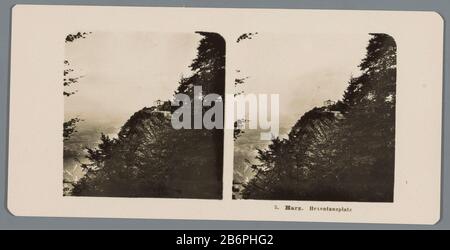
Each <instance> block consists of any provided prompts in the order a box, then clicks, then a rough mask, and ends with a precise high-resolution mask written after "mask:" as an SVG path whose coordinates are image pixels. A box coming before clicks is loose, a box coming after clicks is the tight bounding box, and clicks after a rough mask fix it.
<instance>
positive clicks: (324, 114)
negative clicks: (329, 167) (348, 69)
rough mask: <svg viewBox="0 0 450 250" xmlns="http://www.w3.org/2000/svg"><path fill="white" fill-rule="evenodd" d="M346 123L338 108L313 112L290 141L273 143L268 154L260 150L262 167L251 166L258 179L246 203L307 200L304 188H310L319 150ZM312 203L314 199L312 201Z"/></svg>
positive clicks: (245, 192) (295, 129) (250, 186)
mask: <svg viewBox="0 0 450 250" xmlns="http://www.w3.org/2000/svg"><path fill="white" fill-rule="evenodd" d="M343 119H345V118H344V115H343V114H342V112H341V111H340V110H338V109H337V107H336V106H330V107H321V108H314V109H312V110H311V111H309V112H307V113H306V114H304V115H303V116H302V117H301V119H299V121H298V122H297V123H296V124H295V125H294V126H293V127H292V130H291V132H290V133H289V135H288V139H284V140H278V139H277V140H274V141H273V143H272V144H271V145H270V146H269V149H268V150H261V151H260V153H259V160H261V162H262V164H261V165H254V166H252V167H253V168H254V169H255V170H256V172H257V173H256V175H255V177H254V178H253V179H252V180H251V181H250V182H249V183H247V184H246V185H244V186H245V189H244V190H243V192H242V195H243V198H247V199H249V198H250V199H277V200H278V199H279V200H292V199H304V198H305V199H306V194H305V193H304V188H302V187H301V186H302V185H307V183H308V185H311V183H312V179H311V177H312V175H313V173H314V172H315V171H316V170H318V168H320V166H319V165H318V164H317V163H315V162H314V161H315V159H316V158H317V157H321V155H320V154H322V153H324V152H321V150H320V148H321V147H322V146H323V144H324V143H326V142H327V140H328V139H329V137H330V136H331V134H332V132H333V130H334V129H335V128H336V126H337V124H338V123H339V122H340V121H341V120H343ZM310 199H313V198H312V197H311V198H310Z"/></svg>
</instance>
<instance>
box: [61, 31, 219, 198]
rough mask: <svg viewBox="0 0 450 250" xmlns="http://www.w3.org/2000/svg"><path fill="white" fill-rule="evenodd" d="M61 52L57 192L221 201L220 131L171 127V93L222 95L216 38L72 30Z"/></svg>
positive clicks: (209, 35)
mask: <svg viewBox="0 0 450 250" xmlns="http://www.w3.org/2000/svg"><path fill="white" fill-rule="evenodd" d="M62 42H64V40H63V39H62ZM65 55H66V58H65V61H64V66H65V69H64V93H63V95H64V119H65V120H64V124H63V128H64V131H63V140H64V184H63V188H64V195H65V196H95V197H149V198H197V199H221V198H222V182H223V181H222V176H223V141H224V135H223V129H208V130H207V129H184V128H181V129H175V128H173V126H172V124H171V118H172V116H173V113H174V112H175V111H176V110H177V108H178V107H176V106H174V105H172V100H173V99H174V96H176V95H181V94H183V95H187V96H188V97H189V98H191V99H193V98H194V95H193V90H194V88H195V87H202V91H203V92H202V93H200V94H201V95H202V96H203V95H207V94H208V93H215V94H217V95H218V96H219V98H220V97H222V98H223V96H224V91H225V40H224V39H223V38H222V37H221V36H220V35H219V34H217V33H211V32H195V33H156V32H134V33H123V32H122V33H121V32H101V31H79V32H75V33H71V34H68V35H67V37H66V38H65ZM216 101H219V100H216Z"/></svg>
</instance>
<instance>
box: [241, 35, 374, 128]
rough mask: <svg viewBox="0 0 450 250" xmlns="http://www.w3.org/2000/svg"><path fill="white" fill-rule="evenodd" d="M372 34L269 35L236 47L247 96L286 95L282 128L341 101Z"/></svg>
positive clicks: (282, 97) (283, 102)
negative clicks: (259, 94) (308, 113)
mask: <svg viewBox="0 0 450 250" xmlns="http://www.w3.org/2000/svg"><path fill="white" fill-rule="evenodd" d="M368 40H369V35H368V34H342V35H336V34H326V35H318V34H304V35H289V34H283V35H280V34H267V33H266V34H265V33H260V34H257V35H256V36H254V37H253V39H251V40H244V41H242V42H240V43H238V44H236V45H234V46H233V49H234V50H235V51H234V53H233V54H234V55H236V57H235V60H236V65H237V67H238V69H239V70H240V71H241V73H240V75H241V76H242V77H246V76H248V77H250V78H249V79H248V80H246V83H245V84H244V85H242V88H240V90H244V91H245V93H267V94H279V95H280V123H281V126H289V127H290V126H292V125H293V124H294V123H295V122H296V121H297V120H298V119H299V118H300V116H301V115H302V114H303V113H305V112H306V111H308V110H310V109H311V108H313V107H315V106H322V105H323V103H324V101H326V100H328V99H330V100H335V101H337V100H339V99H341V98H342V95H343V93H344V90H345V89H346V87H347V85H348V81H349V80H350V78H351V76H352V75H354V76H356V75H358V74H359V70H358V67H357V66H358V65H359V63H360V62H361V60H362V59H363V58H364V56H365V50H366V46H367V44H368Z"/></svg>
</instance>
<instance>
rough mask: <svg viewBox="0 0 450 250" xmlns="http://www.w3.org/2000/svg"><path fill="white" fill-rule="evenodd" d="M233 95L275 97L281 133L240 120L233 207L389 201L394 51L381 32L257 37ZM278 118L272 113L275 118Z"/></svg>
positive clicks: (246, 48) (241, 50)
mask: <svg viewBox="0 0 450 250" xmlns="http://www.w3.org/2000/svg"><path fill="white" fill-rule="evenodd" d="M244 38H251V39H246V40H238V41H237V44H235V47H236V50H237V51H238V52H237V54H238V55H239V56H238V58H236V60H237V62H236V64H237V65H238V66H237V67H238V68H239V72H238V73H239V75H240V77H238V78H237V79H236V93H237V94H238V95H245V94H247V93H270V94H277V95H279V135H272V138H271V140H262V139H261V138H260V131H259V130H254V129H248V128H247V126H245V125H246V124H247V123H249V122H251V118H250V119H245V120H240V121H241V125H242V126H241V127H242V128H240V129H237V130H236V131H235V143H234V180H233V187H232V189H233V199H253V200H305V201H352V202H393V201H394V181H395V180H394V172H395V171H394V170H395V125H396V119H395V117H396V116H395V115H396V78H397V77H396V76H397V45H396V42H395V40H394V38H393V37H392V36H390V35H388V34H384V33H370V34H368V33H362V34H353V33H348V34H331V33H330V34H314V33H312V34H304V35H303V34H296V35H291V34H274V33H263V32H253V33H249V35H245V36H244ZM272 112H274V110H272Z"/></svg>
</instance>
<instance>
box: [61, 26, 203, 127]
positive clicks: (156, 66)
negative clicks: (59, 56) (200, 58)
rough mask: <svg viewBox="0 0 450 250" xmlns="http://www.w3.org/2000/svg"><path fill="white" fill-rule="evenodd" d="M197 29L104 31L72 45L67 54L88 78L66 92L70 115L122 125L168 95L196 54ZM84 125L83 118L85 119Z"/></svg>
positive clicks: (186, 70) (77, 68) (73, 64)
mask: <svg viewBox="0 0 450 250" xmlns="http://www.w3.org/2000/svg"><path fill="white" fill-rule="evenodd" d="M200 38H201V36H200V35H198V34H195V33H189V34H188V33H186V34H184V33H178V34H176V33H174V34H169V33H167V34H165V33H150V32H146V33H113V32H110V33H102V32H94V33H92V34H90V35H88V37H87V38H86V39H79V40H76V41H75V42H73V43H67V45H66V58H67V59H68V60H69V61H70V63H71V66H72V68H73V69H75V72H74V73H73V74H74V75H77V74H81V75H83V78H82V79H81V80H80V82H79V83H77V84H76V85H74V89H76V90H77V91H78V92H77V93H76V94H75V95H73V96H70V97H68V98H67V97H66V98H65V116H66V119H69V118H71V117H74V116H79V117H81V118H82V119H84V120H85V122H84V123H85V124H86V123H93V122H94V123H96V122H98V123H105V122H108V123H110V124H114V125H116V126H121V125H123V123H124V122H125V121H126V120H127V119H128V118H129V117H130V116H131V115H132V114H133V113H135V112H137V111H139V110H140V109H142V108H143V107H150V106H153V105H154V101H156V100H157V99H161V100H167V99H169V98H170V97H171V96H172V95H173V92H174V91H175V90H176V88H177V85H178V82H179V80H180V78H181V76H182V74H184V75H188V74H189V73H190V71H189V68H188V66H189V65H190V63H191V62H192V59H194V58H195V56H196V50H197V45H198V42H199V40H200ZM80 126H83V124H80Z"/></svg>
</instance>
